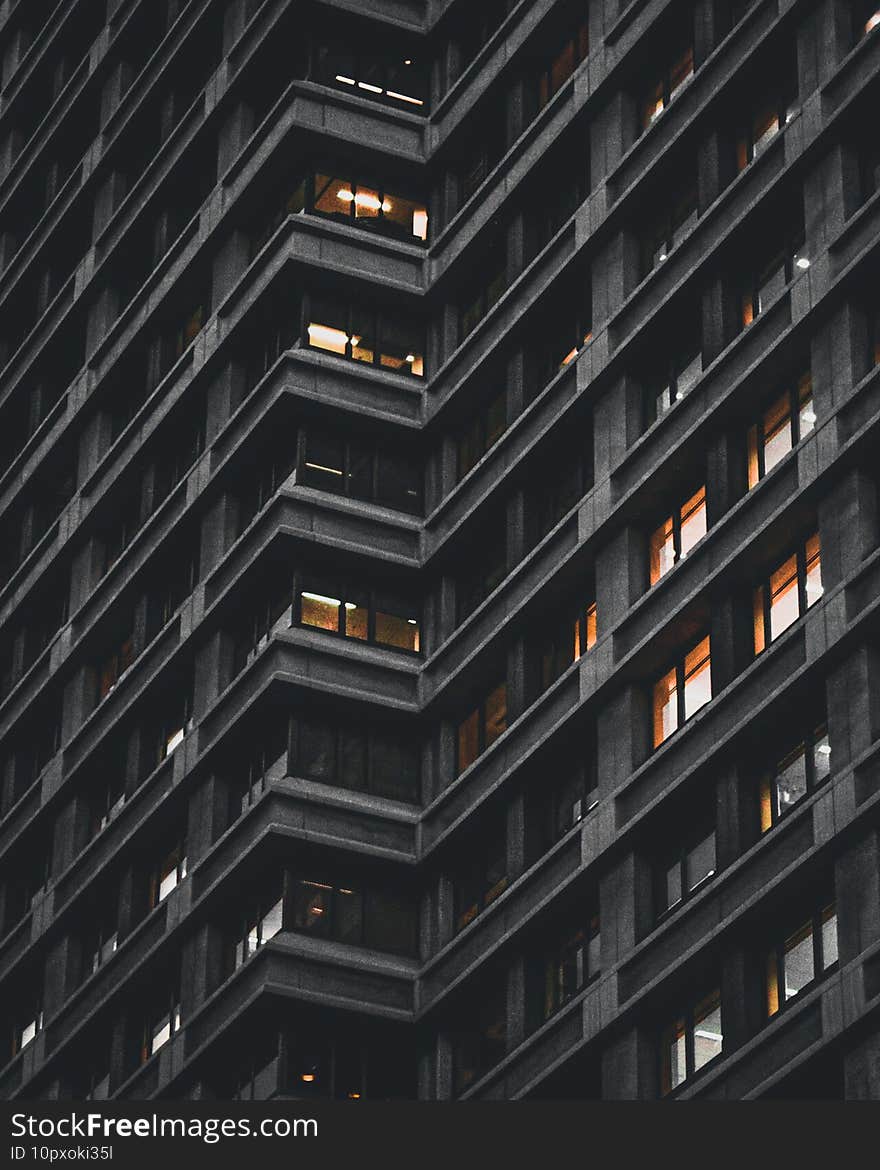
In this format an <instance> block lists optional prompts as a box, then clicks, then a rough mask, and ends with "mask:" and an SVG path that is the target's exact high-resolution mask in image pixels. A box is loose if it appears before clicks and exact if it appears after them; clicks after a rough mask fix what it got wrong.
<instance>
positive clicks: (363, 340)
mask: <svg viewBox="0 0 880 1170" xmlns="http://www.w3.org/2000/svg"><path fill="white" fill-rule="evenodd" d="M307 320H308V324H307V326H306V341H307V344H308V345H309V346H310V347H311V348H312V349H320V350H324V351H325V352H326V353H334V354H338V355H339V356H340V357H345V358H348V359H349V360H350V361H355V362H366V363H367V364H368V365H376V366H381V367H382V368H383V369H385V370H391V371H393V372H395V373H398V374H407V375H413V376H414V377H417V378H421V377H423V376H424V373H425V358H424V353H425V347H424V338H423V336H421V335H420V333H419V330H418V329H416V327H415V326H414V325H413V324H412V323H410V322H408V321H407V320H406V319H405V318H404V316H403V315H402V314H400V313H397V312H394V311H393V310H385V311H383V312H379V313H377V312H376V311H375V310H372V309H365V308H361V307H359V306H353V305H348V304H345V303H342V302H337V301H333V300H331V299H330V298H329V297H320V296H315V297H312V298H311V305H310V309H309V312H308V316H307Z"/></svg>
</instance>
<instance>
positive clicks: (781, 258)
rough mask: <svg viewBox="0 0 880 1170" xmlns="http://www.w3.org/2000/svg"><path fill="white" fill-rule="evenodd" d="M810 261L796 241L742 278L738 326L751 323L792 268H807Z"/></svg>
mask: <svg viewBox="0 0 880 1170" xmlns="http://www.w3.org/2000/svg"><path fill="white" fill-rule="evenodd" d="M809 266H810V262H809V260H808V259H807V257H806V256H805V255H804V253H803V245H802V244H800V243H798V244H795V245H793V246H790V247H789V249H787V250H785V251H783V252H779V253H777V254H776V255H775V256H774V257H773V258H772V259H771V260H770V261H769V262H768V263H767V264H766V265H765V266H764V267H763V268H761V269H760V271H759V272H758V274H757V276H755V277H754V278H750V279H749V280H747V281H746V287H745V290H744V292H743V294H742V299H741V308H742V325H743V328H746V327H747V326H749V325H751V324H752V322H753V321H754V320H755V319H756V318H757V317H759V316H760V314H761V313H763V312H764V310H765V309H766V308H767V307H768V305H770V304H772V303H773V302H774V301H775V300H777V298H778V297H779V296H780V295H781V294H782V293H783V292H784V291H785V288H786V285H788V283H789V282H790V281H791V280H792V278H793V276H794V273H795V271H796V270H801V271H802V270H804V269H806V268H809Z"/></svg>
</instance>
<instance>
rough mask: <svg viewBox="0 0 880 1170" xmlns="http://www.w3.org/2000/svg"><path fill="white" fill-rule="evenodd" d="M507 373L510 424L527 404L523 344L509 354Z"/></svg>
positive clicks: (507, 402)
mask: <svg viewBox="0 0 880 1170" xmlns="http://www.w3.org/2000/svg"><path fill="white" fill-rule="evenodd" d="M506 375H507V384H506V388H505V389H506V394H505V408H506V410H507V425H508V426H509V425H510V424H511V423H512V422H513V420H514V419H516V418H518V417H519V416H520V415H521V414H522V412H523V409H524V407H525V404H526V355H525V350H524V349H523V347H522V346H517V347H516V349H514V351H513V352H512V353H511V354H510V355H509V357H508V359H507V367H506Z"/></svg>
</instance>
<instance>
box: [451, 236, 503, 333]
mask: <svg viewBox="0 0 880 1170" xmlns="http://www.w3.org/2000/svg"><path fill="white" fill-rule="evenodd" d="M480 268H481V270H480V273H479V275H478V277H477V278H476V279H475V280H473V281H472V282H471V285H470V287H469V288H467V289H466V290H465V292H464V294H463V296H462V299H461V302H460V308H459V316H458V339H459V341H464V339H465V338H466V337H467V336H468V334H469V333H472V332H473V330H474V329H476V327H477V325H479V323H480V321H482V319H483V318H484V317H485V316H486V314H487V313H488V312H489V310H490V309H491V308H492V306H493V305H494V304H495V303H496V302H497V301H499V300H500V299H501V297H502V296H503V295H504V292H505V289H506V288H507V247H506V245H505V242H504V241H503V240H502V241H500V243H498V244H496V245H495V246H494V247H493V248H492V249H491V250H490V251H489V254H488V255H487V256H486V257H485V258H484V260H483V263H482V265H481V266H480Z"/></svg>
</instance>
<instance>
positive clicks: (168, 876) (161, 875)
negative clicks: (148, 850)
mask: <svg viewBox="0 0 880 1170" xmlns="http://www.w3.org/2000/svg"><path fill="white" fill-rule="evenodd" d="M185 877H186V838H185V837H183V836H181V837H180V838H179V839H178V840H177V841H176V842H175V843H174V844H173V845H172V846H171V848H170V849H169V850H168V851H167V852H166V853H164V854H163V855H162V858H161V860H160V861H159V862H158V863H157V865H156V866H155V867H154V868H153V870H152V872H151V874H150V882H149V890H148V894H147V904H148V905H149V907H150V908H152V907H153V906H158V905H159V903H160V902H164V900H165V899H166V898H167V897H168V895H169V894H170V893H171V891H172V890H174V889H176V888H177V887H178V886H179V885H180V883H181V882H182V881H183V879H184V878H185Z"/></svg>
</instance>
